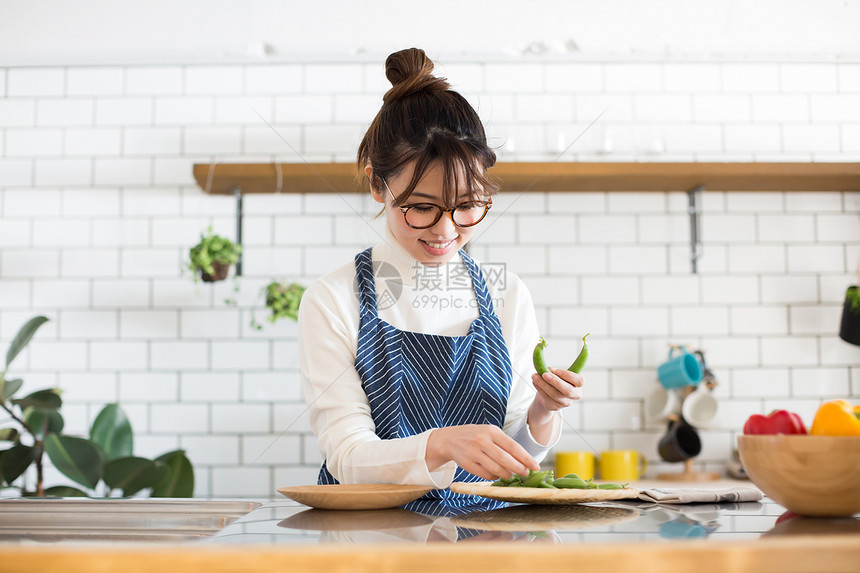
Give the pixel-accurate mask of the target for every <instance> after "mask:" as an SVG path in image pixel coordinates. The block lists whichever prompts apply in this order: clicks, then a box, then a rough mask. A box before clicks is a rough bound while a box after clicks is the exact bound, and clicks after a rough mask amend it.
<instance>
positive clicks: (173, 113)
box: [154, 97, 214, 126]
mask: <svg viewBox="0 0 860 573" xmlns="http://www.w3.org/2000/svg"><path fill="white" fill-rule="evenodd" d="M213 118H214V102H213V100H212V98H211V97H157V98H155V111H154V120H155V123H156V124H158V125H165V126H166V125H202V124H210V123H212V120H213Z"/></svg>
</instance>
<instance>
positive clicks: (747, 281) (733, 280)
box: [702, 276, 760, 304]
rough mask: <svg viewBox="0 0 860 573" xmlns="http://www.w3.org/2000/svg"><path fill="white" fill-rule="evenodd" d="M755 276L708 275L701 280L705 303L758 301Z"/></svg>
mask: <svg viewBox="0 0 860 573" xmlns="http://www.w3.org/2000/svg"><path fill="white" fill-rule="evenodd" d="M759 292H760V289H759V279H758V278H757V277H747V276H741V277H719V276H716V277H708V278H706V279H703V280H702V302H703V303H705V304H720V303H725V304H755V303H757V302H758V301H759Z"/></svg>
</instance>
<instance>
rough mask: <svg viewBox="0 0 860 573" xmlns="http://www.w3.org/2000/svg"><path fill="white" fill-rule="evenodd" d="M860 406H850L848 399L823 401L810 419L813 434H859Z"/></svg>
mask: <svg viewBox="0 0 860 573" xmlns="http://www.w3.org/2000/svg"><path fill="white" fill-rule="evenodd" d="M858 416H860V406H852V405H851V403H850V402H848V400H831V401H829V402H825V403H824V404H822V405H821V406H820V407H819V408H818V412H816V413H815V419H813V420H812V429H810V430H809V433H810V434H811V435H813V436H860V417H858Z"/></svg>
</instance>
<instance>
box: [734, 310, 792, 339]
mask: <svg viewBox="0 0 860 573" xmlns="http://www.w3.org/2000/svg"><path fill="white" fill-rule="evenodd" d="M730 318H731V323H732V334H747V335H749V334H759V335H761V334H779V333H782V332H786V331H787V330H788V313H787V312H786V309H785V307H782V306H773V307H770V306H756V307H751V306H736V307H733V308H731V309H730Z"/></svg>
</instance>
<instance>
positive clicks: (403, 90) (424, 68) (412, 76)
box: [383, 48, 451, 102]
mask: <svg viewBox="0 0 860 573" xmlns="http://www.w3.org/2000/svg"><path fill="white" fill-rule="evenodd" d="M385 77H387V78H388V81H390V82H391V85H392V86H393V87H392V88H391V89H390V90H388V92H387V93H386V94H385V97H383V101H386V102H387V101H390V100H392V99H399V98H401V97H404V96H407V95H411V94H414V93H416V92H418V91H422V90H425V89H430V90H431V91H445V90H447V89H449V88H450V87H451V86H450V84H448V82H447V81H445V79H444V78H437V77H436V76H434V75H433V61H432V60H431V59H430V58H428V57H427V54H425V53H424V50H422V49H420V48H407V49H405V50H400V51H399V52H394V53H393V54H391V55H390V56H388V59H386V60H385Z"/></svg>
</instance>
